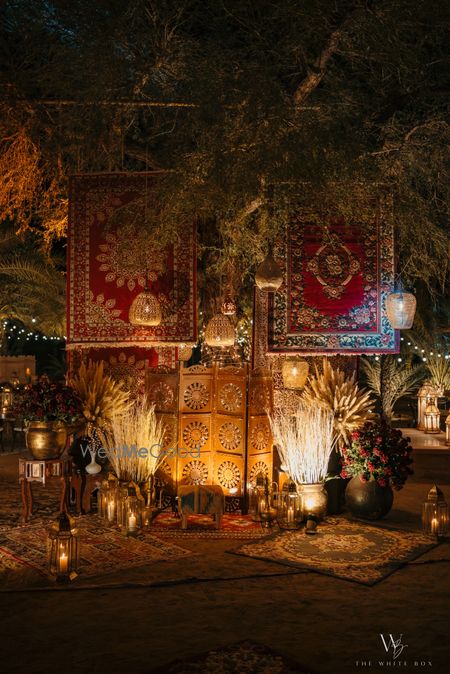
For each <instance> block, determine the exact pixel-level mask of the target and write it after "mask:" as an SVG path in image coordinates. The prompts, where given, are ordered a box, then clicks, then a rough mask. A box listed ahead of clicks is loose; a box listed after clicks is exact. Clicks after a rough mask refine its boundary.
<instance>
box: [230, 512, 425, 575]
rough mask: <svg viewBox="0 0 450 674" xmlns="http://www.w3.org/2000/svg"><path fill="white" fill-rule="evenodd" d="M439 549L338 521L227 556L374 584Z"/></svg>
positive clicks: (407, 535) (420, 537)
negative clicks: (234, 555)
mask: <svg viewBox="0 0 450 674" xmlns="http://www.w3.org/2000/svg"><path fill="white" fill-rule="evenodd" d="M436 545H437V543H436V540H435V539H433V538H431V537H430V536H425V535H424V534H421V533H419V532H417V533H416V532H406V531H399V530H396V529H386V528H381V527H376V526H374V525H370V524H365V523H363V522H352V521H349V520H345V519H335V518H333V519H330V521H329V522H324V523H322V524H321V525H320V526H319V528H318V532H317V533H316V534H314V535H307V534H305V532H304V530H299V531H285V532H282V533H274V534H272V535H271V536H269V537H267V538H265V539H264V540H261V541H252V542H249V543H245V544H244V545H242V546H240V547H239V548H236V549H234V550H229V551H228V552H230V553H232V554H236V555H243V556H245V557H252V558H254V559H260V560H263V561H269V562H276V563H278V564H284V565H286V566H293V567H296V568H299V569H306V570H309V571H316V572H318V573H322V574H326V575H329V576H335V577H337V578H342V579H344V580H349V581H353V582H355V583H362V584H364V585H375V583H378V582H379V581H381V580H383V579H384V578H386V577H387V576H389V575H390V574H391V573H393V572H394V571H396V570H397V569H399V568H401V567H402V566H403V565H405V564H407V563H408V562H409V561H410V560H413V559H416V558H417V557H419V556H420V555H422V554H423V553H425V552H427V551H428V550H431V548H433V547H435V546H436Z"/></svg>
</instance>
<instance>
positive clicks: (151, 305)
mask: <svg viewBox="0 0 450 674" xmlns="http://www.w3.org/2000/svg"><path fill="white" fill-rule="evenodd" d="M161 319H162V312H161V305H160V303H159V301H158V299H157V298H156V297H155V295H154V294H153V293H152V292H151V291H150V290H149V289H148V288H145V289H144V290H143V291H142V292H140V293H139V294H138V295H136V297H135V298H134V300H133V302H132V303H131V307H130V310H129V312H128V320H129V321H130V323H131V325H147V326H150V327H153V326H156V325H159V324H160V323H161Z"/></svg>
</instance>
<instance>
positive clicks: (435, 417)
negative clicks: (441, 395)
mask: <svg viewBox="0 0 450 674" xmlns="http://www.w3.org/2000/svg"><path fill="white" fill-rule="evenodd" d="M424 425H425V429H424V430H425V433H440V432H441V415H440V412H439V409H438V407H437V405H435V404H434V402H432V401H431V400H430V402H429V403H428V405H427V406H426V408H425V415H424Z"/></svg>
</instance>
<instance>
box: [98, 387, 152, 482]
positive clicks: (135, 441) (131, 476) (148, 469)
mask: <svg viewBox="0 0 450 674" xmlns="http://www.w3.org/2000/svg"><path fill="white" fill-rule="evenodd" d="M163 436H164V428H163V425H162V423H161V421H160V420H159V419H158V418H157V416H156V414H155V406H154V405H152V404H150V403H149V401H148V399H147V398H146V397H144V398H142V400H140V401H139V402H136V403H135V404H134V405H133V406H132V407H130V408H128V410H127V411H126V412H125V413H124V414H120V415H115V416H113V418H112V420H111V430H110V433H108V434H107V435H105V436H104V437H103V442H104V447H105V448H106V449H107V450H108V458H109V460H110V463H111V466H112V468H113V470H114V472H115V474H116V476H117V477H118V478H119V480H126V481H127V482H129V481H131V480H132V481H133V482H136V483H138V484H139V483H143V482H147V481H148V480H149V479H150V478H151V477H152V476H153V475H154V474H155V472H156V470H157V469H158V466H159V464H160V463H161V461H162V460H163V456H162V455H161V454H160V449H161V446H162V444H163ZM124 447H126V448H128V450H130V448H132V447H135V448H136V451H139V449H141V448H145V449H147V450H148V451H147V456H146V457H140V456H138V455H136V454H134V453H132V454H131V455H130V456H126V455H124V453H123V449H124ZM152 448H153V451H152V453H151V452H150V450H151V449H152ZM152 454H153V455H152Z"/></svg>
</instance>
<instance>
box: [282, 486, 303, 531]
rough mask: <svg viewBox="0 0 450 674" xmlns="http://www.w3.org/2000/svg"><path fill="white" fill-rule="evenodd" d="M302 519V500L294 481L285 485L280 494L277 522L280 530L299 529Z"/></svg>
mask: <svg viewBox="0 0 450 674" xmlns="http://www.w3.org/2000/svg"><path fill="white" fill-rule="evenodd" d="M301 519H302V511H301V499H300V494H299V493H298V491H297V485H296V484H295V482H293V481H292V480H288V481H287V482H285V483H284V485H283V489H282V490H281V492H280V493H279V498H278V505H277V522H278V526H279V527H280V529H299V527H300V522H301Z"/></svg>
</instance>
